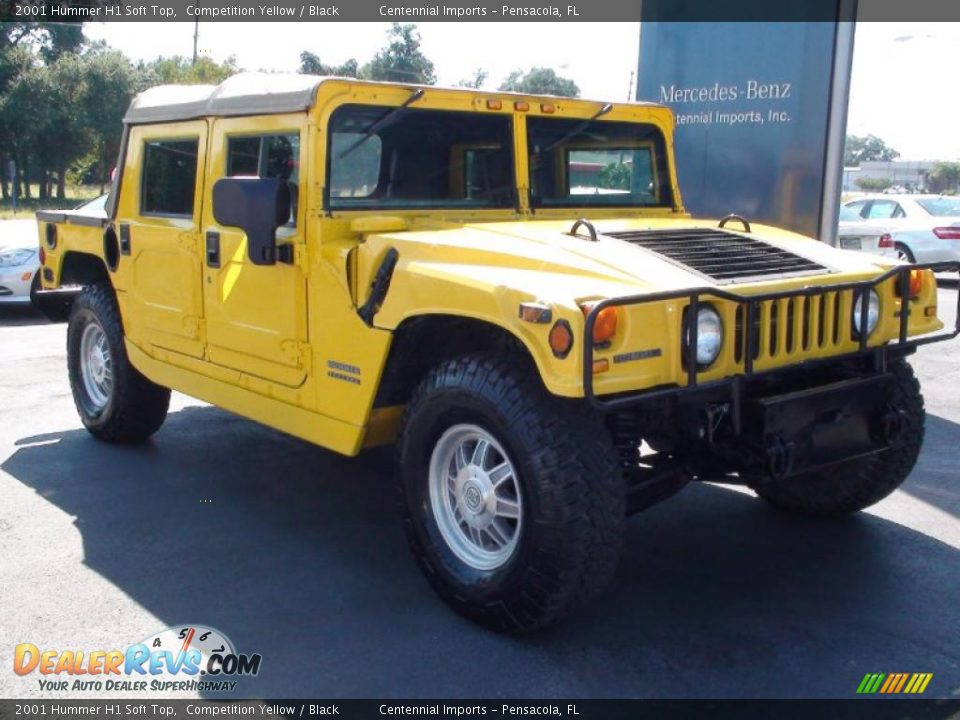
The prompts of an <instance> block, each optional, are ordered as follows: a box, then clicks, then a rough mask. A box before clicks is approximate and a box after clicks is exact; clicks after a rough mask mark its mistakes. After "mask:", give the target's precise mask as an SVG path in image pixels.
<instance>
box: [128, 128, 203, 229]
mask: <svg viewBox="0 0 960 720" xmlns="http://www.w3.org/2000/svg"><path fill="white" fill-rule="evenodd" d="M198 146H199V138H193V139H191V140H148V141H147V142H146V143H145V147H144V158H143V182H142V187H143V190H142V195H141V198H140V212H141V213H142V214H144V215H174V216H183V217H190V216H192V215H193V196H194V192H195V190H196V181H197V149H198Z"/></svg>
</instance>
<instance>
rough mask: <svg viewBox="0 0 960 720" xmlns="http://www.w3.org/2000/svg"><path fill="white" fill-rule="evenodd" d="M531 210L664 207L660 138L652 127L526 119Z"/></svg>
mask: <svg viewBox="0 0 960 720" xmlns="http://www.w3.org/2000/svg"><path fill="white" fill-rule="evenodd" d="M527 144H528V146H529V149H530V175H531V177H530V185H531V200H532V202H533V204H534V205H536V206H545V207H549V206H553V207H590V206H607V205H609V206H634V207H638V206H639V207H645V206H655V207H669V206H671V205H672V204H673V203H672V197H671V193H670V183H669V180H668V168H667V162H666V157H667V155H666V150H665V148H664V140H663V134H662V133H661V132H660V131H659V130H658V129H657V128H656V127H655V126H653V125H648V124H644V123H625V122H612V121H605V120H592V121H586V120H569V119H558V118H544V117H531V118H528V119H527Z"/></svg>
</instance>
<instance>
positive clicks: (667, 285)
mask: <svg viewBox="0 0 960 720" xmlns="http://www.w3.org/2000/svg"><path fill="white" fill-rule="evenodd" d="M672 130H673V121H672V117H671V114H670V112H669V110H667V109H666V108H663V107H660V106H656V105H650V104H641V103H633V104H630V103H627V104H604V103H596V102H590V101H586V100H573V99H566V98H554V97H533V96H523V95H513V94H509V93H484V92H479V91H475V90H470V89H442V88H433V87H429V88H419V87H405V86H402V85H394V84H386V83H368V82H361V81H357V80H348V79H338V78H319V77H310V76H282V75H239V76H236V77H233V78H231V79H229V80H227V81H226V82H224V83H223V84H221V85H219V86H216V87H206V86H203V87H160V88H154V89H152V90H148V91H146V92H145V93H143V94H142V95H140V96H139V97H138V98H136V99H135V100H134V102H133V103H132V104H131V107H130V109H129V111H128V113H127V116H126V119H125V123H124V128H123V133H124V134H123V142H122V150H121V157H120V164H119V167H118V171H117V174H116V179H115V182H114V185H113V188H112V190H111V193H110V198H109V201H108V203H107V212H106V217H105V218H92V217H85V216H82V215H77V214H75V213H49V212H45V213H39V214H38V217H39V225H40V242H41V245H42V247H43V250H44V254H45V259H44V269H43V273H44V287H45V288H48V289H52V288H56V287H60V286H61V285H64V284H80V285H83V286H84V290H83V292H82V293H81V294H80V296H79V297H78V298H77V300H76V301H75V302H74V303H73V307H72V310H71V316H70V322H69V325H68V330H67V343H68V358H69V372H70V381H71V384H72V387H73V393H74V398H75V400H76V405H77V409H78V410H79V413H80V416H81V418H82V420H83V423H84V425H86V427H87V428H88V429H89V430H90V432H91V433H93V434H94V435H95V436H96V437H98V438H101V439H103V440H107V441H111V442H129V441H136V440H142V439H144V438H146V437H148V436H149V435H151V434H152V433H153V432H155V431H156V430H157V429H158V428H159V427H160V425H161V424H162V422H163V420H164V417H165V414H166V412H167V405H168V399H169V393H170V391H169V388H173V389H176V390H180V391H182V392H185V393H187V394H189V395H193V396H195V397H198V398H201V399H203V400H207V401H209V402H211V403H213V404H215V405H218V406H221V407H224V408H227V409H229V410H232V411H234V412H237V413H240V414H242V415H245V416H247V417H249V418H253V419H255V420H259V421H260V422H263V423H265V424H268V425H271V426H273V427H276V428H278V429H280V430H283V431H286V432H288V433H291V434H293V435H296V436H298V437H300V438H303V439H306V440H308V441H311V442H314V443H316V444H318V445H322V446H324V447H327V448H330V449H332V450H335V451H338V452H340V453H344V454H347V455H355V454H357V453H358V452H360V451H361V449H363V448H365V447H370V446H375V445H382V444H386V443H394V442H395V443H396V446H397V477H398V482H399V486H400V489H401V491H402V496H403V500H404V502H403V507H404V516H405V525H406V528H407V532H408V535H409V539H410V543H411V545H412V547H413V550H414V553H415V554H416V557H417V559H418V561H419V563H420V565H421V566H422V568H423V570H424V572H425V573H426V575H427V577H428V579H429V580H430V583H431V584H432V585H433V587H434V588H435V589H436V590H437V592H438V593H439V594H440V595H441V596H442V597H443V598H444V599H445V600H446V601H447V602H448V603H450V604H451V605H452V606H454V607H455V608H456V609H457V610H458V611H460V612H462V613H464V614H465V615H467V616H469V617H471V618H473V619H475V620H477V621H479V622H482V623H485V624H487V625H490V626H493V627H496V628H500V629H507V630H528V629H532V628H536V627H540V626H543V625H545V624H548V623H550V622H553V621H555V620H557V619H558V618H560V617H562V616H563V615H565V614H566V613H568V612H569V611H570V610H571V609H572V608H573V607H575V606H576V605H577V604H578V603H579V602H580V601H582V600H583V599H584V598H586V597H587V596H589V595H591V594H592V593H593V592H595V591H596V590H597V589H599V588H601V587H603V586H604V584H605V583H607V581H608V580H609V579H610V577H611V575H612V574H613V572H614V569H615V566H616V564H617V561H618V557H619V553H620V546H621V542H622V537H623V531H624V519H625V517H626V516H627V515H628V514H630V513H632V512H636V511H638V510H640V509H642V508H644V507H647V506H649V505H651V504H653V503H654V502H657V501H659V500H661V499H664V498H666V497H669V496H670V495H672V494H673V493H674V492H676V491H677V490H679V489H680V488H681V487H682V486H683V485H684V484H685V483H687V482H689V481H691V480H704V479H709V480H721V481H726V482H731V483H739V484H743V485H746V486H748V487H750V488H752V489H754V490H755V491H756V493H757V494H758V495H759V496H760V497H762V498H764V499H765V500H767V501H769V502H771V503H773V504H774V505H776V506H778V507H781V508H785V509H788V510H795V511H800V512H806V513H815V514H820V515H839V514H843V513H848V512H851V511H855V510H859V509H861V508H864V507H866V506H868V505H870V504H872V503H875V502H877V501H878V500H880V499H881V498H883V497H884V496H886V495H887V494H889V493H890V492H892V491H893V490H894V489H895V488H896V487H897V486H898V485H899V484H900V483H901V482H903V480H904V479H905V478H906V476H907V474H908V473H909V472H910V470H911V468H912V467H913V465H914V462H915V461H916V458H917V454H918V453H919V451H920V446H921V442H922V437H923V423H924V411H923V400H922V397H921V395H920V390H919V386H918V384H917V381H916V380H915V379H914V376H913V373H912V371H911V369H910V367H909V365H907V363H906V362H905V360H904V357H905V356H906V355H908V354H909V353H910V352H912V351H913V349H914V348H915V347H916V345H918V344H920V343H922V342H929V341H932V340H935V339H942V338H944V337H952V336H954V335H956V331H955V330H947V331H943V324H942V322H941V321H940V320H938V319H937V307H936V305H937V287H936V281H935V278H934V275H933V272H932V271H931V269H929V268H923V267H920V266H907V265H902V266H900V265H892V264H888V263H887V262H886V261H884V260H883V259H881V258H877V257H872V256H868V255H865V254H861V253H852V252H846V251H842V250H837V249H834V248H831V247H829V246H826V245H825V244H822V243H819V242H816V241H814V240H811V239H809V238H805V237H801V236H798V235H795V234H792V233H789V232H785V231H782V230H778V229H776V228H772V227H767V226H760V225H756V224H755V225H753V227H750V225H749V223H748V222H747V221H746V220H743V219H742V218H735V217H734V218H727V219H725V220H724V221H721V222H719V223H718V222H717V221H716V220H709V221H707V220H692V219H691V218H690V217H689V215H688V214H686V213H685V211H684V209H683V205H682V202H681V199H680V190H679V188H678V187H677V181H676V174H675V171H674V165H673V160H672V152H671V151H672ZM942 269H953V270H955V269H957V268H956V266H955V265H952V266H949V267H947V266H944V267H943V268H942ZM227 441H229V440H227Z"/></svg>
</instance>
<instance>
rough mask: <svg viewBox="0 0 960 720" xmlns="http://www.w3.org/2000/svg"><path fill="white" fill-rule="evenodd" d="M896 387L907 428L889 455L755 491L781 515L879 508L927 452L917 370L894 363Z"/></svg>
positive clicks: (768, 484) (896, 400) (832, 513)
mask: <svg viewBox="0 0 960 720" xmlns="http://www.w3.org/2000/svg"><path fill="white" fill-rule="evenodd" d="M890 372H891V373H892V374H893V376H894V378H895V382H896V386H895V389H894V398H893V405H894V407H896V408H897V409H898V410H899V411H900V416H901V421H902V423H903V427H902V429H901V432H900V434H899V435H898V437H897V439H896V440H895V441H894V442H893V444H892V445H891V446H890V447H889V448H887V449H886V450H884V451H882V452H879V453H876V454H874V455H871V456H869V457H867V458H865V459H863V458H861V459H857V460H850V461H847V462H842V463H837V464H836V465H832V466H829V467H827V468H824V469H822V470H817V471H814V472H808V473H801V474H800V475H797V476H795V477H790V478H786V479H784V480H776V481H770V482H766V483H760V484H758V485H756V486H755V487H754V491H755V492H756V493H757V495H759V496H760V497H761V498H763V499H764V500H766V501H767V502H769V503H770V504H771V505H775V506H776V507H778V508H780V509H782V510H788V511H791V512H797V513H802V514H806V515H817V516H821V517H835V516H840V515H847V514H849V513H852V512H856V511H858V510H863V509H864V508H866V507H869V506H870V505H873V504H874V503H878V502H880V501H881V500H883V498H885V497H886V496H887V495H889V494H890V493H892V492H893V491H894V490H896V489H897V488H898V487H900V485H901V484H902V483H903V481H904V480H906V479H907V476H908V475H909V474H910V471H911V470H913V466H914V465H915V464H916V462H917V458H918V457H919V455H920V448H921V447H922V446H923V431H924V420H925V418H926V414H925V411H924V408H923V395H922V394H921V393H920V383H919V382H918V381H917V378H916V376H915V375H914V374H913V369H912V368H911V367H910V365H908V364H907V363H906V361H903V360H900V361H897V362H895V363H891V365H890Z"/></svg>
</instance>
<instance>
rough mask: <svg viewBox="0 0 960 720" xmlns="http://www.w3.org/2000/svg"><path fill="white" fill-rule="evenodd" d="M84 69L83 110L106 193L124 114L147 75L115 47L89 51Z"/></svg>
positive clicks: (98, 176)
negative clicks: (93, 51)
mask: <svg viewBox="0 0 960 720" xmlns="http://www.w3.org/2000/svg"><path fill="white" fill-rule="evenodd" d="M83 70H84V73H83V74H84V90H83V95H82V97H83V100H82V103H83V104H82V106H81V110H82V113H83V117H84V121H85V123H86V124H87V127H88V129H89V131H90V140H91V143H92V147H91V148H90V151H91V152H90V157H91V159H92V160H93V167H92V170H93V173H94V177H95V178H96V180H97V181H98V182H99V183H100V192H103V189H104V186H105V185H106V184H107V183H108V182H109V180H110V171H111V170H112V169H113V166H114V163H116V160H117V155H118V153H119V152H120V137H121V131H122V122H123V116H124V114H125V113H126V112H127V107H128V106H129V105H130V101H131V100H132V99H133V96H134V95H136V94H137V93H138V92H139V91H140V90H142V89H143V85H144V77H143V75H142V74H141V73H139V72H137V70H136V68H134V66H133V65H132V64H131V63H130V61H129V60H128V59H127V58H126V56H124V55H123V53H121V52H118V51H116V50H110V51H105V52H96V53H92V54H88V55H87V56H85V58H84V67H83Z"/></svg>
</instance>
